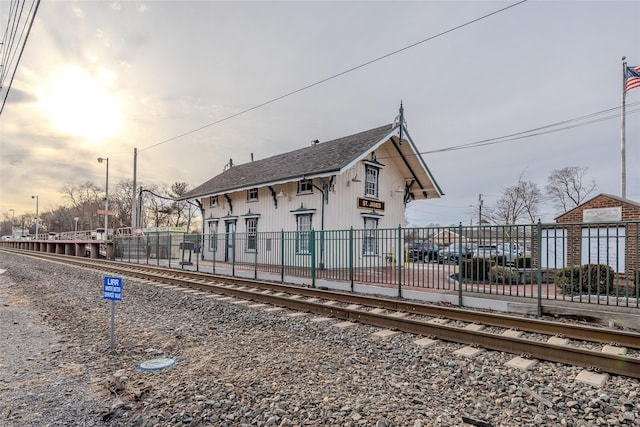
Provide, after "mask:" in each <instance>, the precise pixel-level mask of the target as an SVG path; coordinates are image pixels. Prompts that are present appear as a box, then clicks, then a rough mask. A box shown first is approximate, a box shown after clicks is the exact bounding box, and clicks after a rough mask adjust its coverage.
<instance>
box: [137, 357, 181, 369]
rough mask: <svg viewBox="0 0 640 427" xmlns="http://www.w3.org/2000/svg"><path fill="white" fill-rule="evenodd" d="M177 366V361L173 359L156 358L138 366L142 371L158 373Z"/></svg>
mask: <svg viewBox="0 0 640 427" xmlns="http://www.w3.org/2000/svg"><path fill="white" fill-rule="evenodd" d="M175 364H176V359H175V358H173V357H156V358H155V359H150V360H147V361H145V362H142V363H141V364H139V365H138V369H140V370H141V371H157V370H159V369H166V368H170V367H171V366H173V365H175Z"/></svg>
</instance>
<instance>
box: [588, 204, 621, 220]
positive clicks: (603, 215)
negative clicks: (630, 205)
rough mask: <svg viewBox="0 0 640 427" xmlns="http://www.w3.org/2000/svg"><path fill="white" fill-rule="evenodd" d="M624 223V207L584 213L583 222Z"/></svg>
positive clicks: (591, 210)
mask: <svg viewBox="0 0 640 427" xmlns="http://www.w3.org/2000/svg"><path fill="white" fill-rule="evenodd" d="M611 221H622V206H618V207H617V208H598V209H585V210H583V211H582V222H611Z"/></svg>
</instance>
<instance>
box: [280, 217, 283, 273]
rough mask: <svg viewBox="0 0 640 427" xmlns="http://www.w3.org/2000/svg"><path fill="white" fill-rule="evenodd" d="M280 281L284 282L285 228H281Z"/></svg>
mask: <svg viewBox="0 0 640 427" xmlns="http://www.w3.org/2000/svg"><path fill="white" fill-rule="evenodd" d="M280 283H284V228H283V229H281V230H280Z"/></svg>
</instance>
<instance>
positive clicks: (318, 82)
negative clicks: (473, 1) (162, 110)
mask: <svg viewBox="0 0 640 427" xmlns="http://www.w3.org/2000/svg"><path fill="white" fill-rule="evenodd" d="M526 1H527V0H521V1H519V2H517V3H514V4H512V5H509V6H506V7H503V8H502V9H498V10H495V11H493V12H490V13H488V14H486V15H482V16H480V17H479V18H475V19H472V20H471V21H467V22H465V23H463V24H460V25H457V26H455V27H452V28H449V29H448V30H445V31H442V32H440V33H438V34H435V35H433V36H430V37H427V38H426V39H423V40H420V41H418V42H415V43H412V44H410V45H408V46H405V47H403V48H400V49H397V50H394V51H392V52H389V53H387V54H384V55H382V56H379V57H377V58H375V59H372V60H370V61H367V62H364V63H362V64H360V65H356V66H355V67H352V68H349V69H347V70H345V71H341V72H339V73H338V74H334V75H332V76H330V77H326V78H324V79H322V80H319V81H317V82H315V83H311V84H309V85H306V86H303V87H301V88H299V89H296V90H294V91H291V92H288V93H285V94H284V95H280V96H277V97H275V98H272V99H270V100H268V101H265V102H263V103H261V104H258V105H254V106H253V107H250V108H247V109H244V110H242V111H239V112H237V113H235V114H231V115H230V116H227V117H224V118H222V119H219V120H216V121H215V122H211V123H209V124H206V125H204V126H200V127H199V128H196V129H193V130H190V131H188V132H185V133H182V134H180V135H177V136H174V137H171V138H169V139H165V140H164V141H160V142H158V143H156V144H153V145H150V146H148V147H145V148H142V149H140V150H138V151H139V152H142V151H146V150H150V149H152V148H155V147H158V146H160V145H163V144H166V143H168V142H171V141H175V140H176V139H179V138H182V137H184V136H187V135H191V134H193V133H195V132H199V131H201V130H203V129H206V128H208V127H210V126H213V125H217V124H219V123H222V122H225V121H227V120H230V119H233V118H234V117H238V116H240V115H242V114H246V113H248V112H250V111H253V110H257V109H258V108H261V107H264V106H266V105H269V104H273V103H274V102H276V101H280V100H281V99H284V98H288V97H290V96H292V95H295V94H297V93H300V92H302V91H305V90H307V89H310V88H312V87H315V86H318V85H321V84H323V83H326V82H328V81H330V80H334V79H336V78H338V77H341V76H344V75H345V74H348V73H351V72H353V71H356V70H359V69H360V68H364V67H366V66H367V65H371V64H373V63H376V62H378V61H381V60H383V59H386V58H388V57H390V56H393V55H396V54H398V53H400V52H404V51H405V50H408V49H411V48H413V47H416V46H418V45H421V44H423V43H426V42H428V41H431V40H434V39H436V38H438V37H441V36H443V35H445V34H449V33H451V32H453V31H456V30H459V29H461V28H464V27H466V26H469V25H471V24H474V23H476V22H478V21H481V20H483V19H486V18H489V17H490V16H493V15H496V14H498V13H500V12H504V11H505V10H508V9H511V8H512V7H515V6H518V5H520V4H522V3H525V2H526Z"/></svg>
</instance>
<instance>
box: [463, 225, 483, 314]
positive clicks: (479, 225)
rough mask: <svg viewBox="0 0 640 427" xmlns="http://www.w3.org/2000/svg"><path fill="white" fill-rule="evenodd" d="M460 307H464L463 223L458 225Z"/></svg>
mask: <svg viewBox="0 0 640 427" xmlns="http://www.w3.org/2000/svg"><path fill="white" fill-rule="evenodd" d="M478 226H479V227H480V224H478ZM458 305H459V306H460V307H462V221H460V223H459V224H458Z"/></svg>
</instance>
